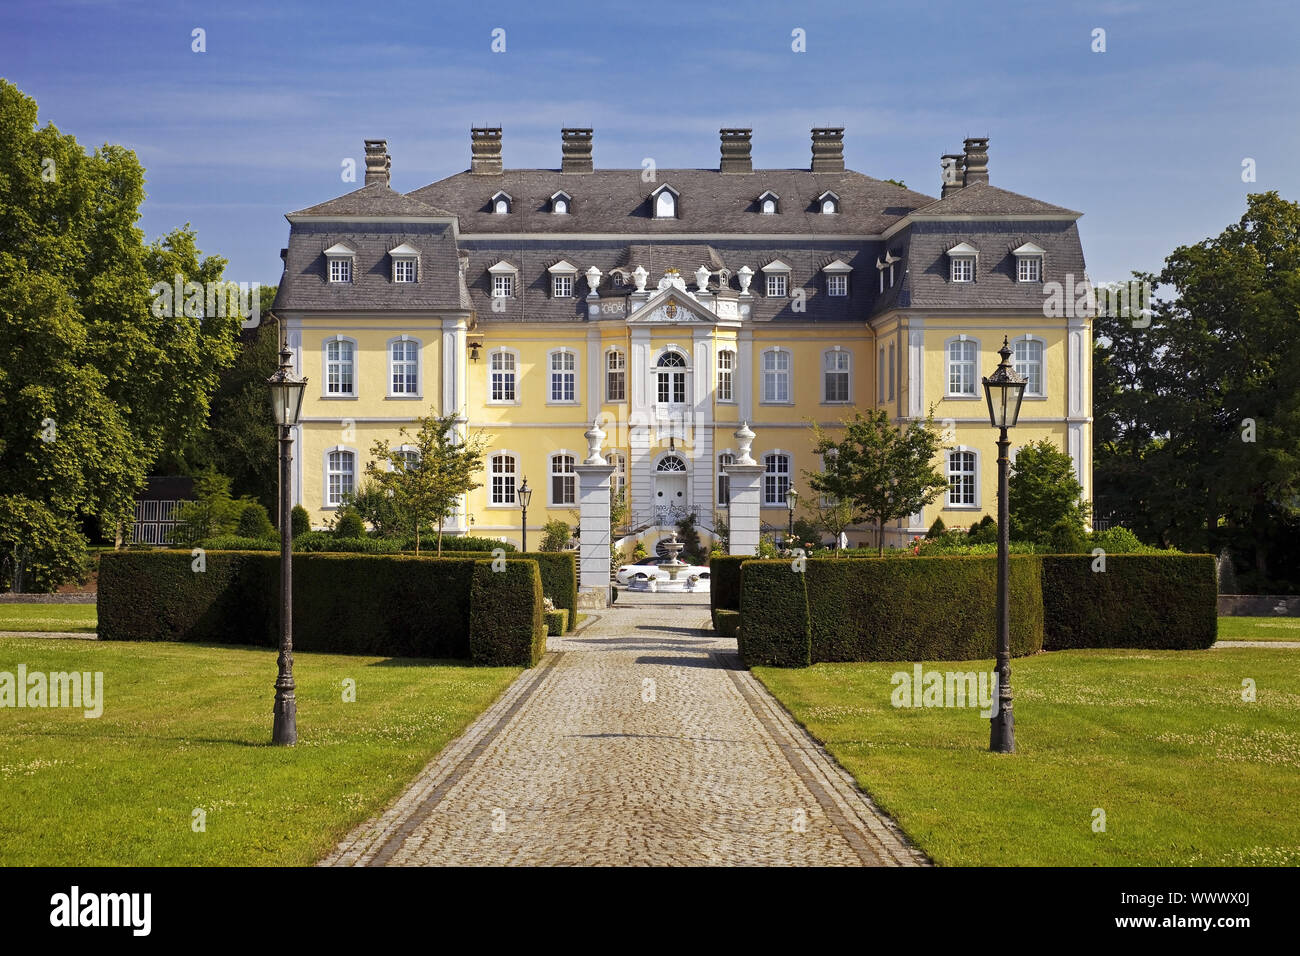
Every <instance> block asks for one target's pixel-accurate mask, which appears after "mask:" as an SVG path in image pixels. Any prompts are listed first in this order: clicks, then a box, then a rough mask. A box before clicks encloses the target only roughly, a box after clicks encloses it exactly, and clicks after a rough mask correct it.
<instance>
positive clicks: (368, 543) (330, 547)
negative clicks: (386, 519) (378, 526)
mask: <svg viewBox="0 0 1300 956" xmlns="http://www.w3.org/2000/svg"><path fill="white" fill-rule="evenodd" d="M400 549H401V542H400V541H398V540H396V539H394V538H370V537H360V536H358V537H355V538H346V537H342V536H339V535H337V534H335V533H334V532H331V531H308V532H307V533H306V534H304V535H303V536H302V537H300V538H294V539H293V550H294V551H295V552H303V553H313V552H336V553H337V552H352V553H354V554H397V553H398V552H399V551H400Z"/></svg>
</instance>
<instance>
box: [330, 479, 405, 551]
mask: <svg viewBox="0 0 1300 956" xmlns="http://www.w3.org/2000/svg"><path fill="white" fill-rule="evenodd" d="M343 500H344V503H345V504H346V505H347V506H348V507H349V508H351V509H353V510H354V511H356V513H357V514H359V515H360V516H361V520H362V521H364V522H365V523H366V524H368V525H370V527H371V528H372V529H373V530H374V532H375V534H376V535H377V536H378V537H380V538H384V537H388V536H389V535H394V534H397V533H398V532H399V531H400V530H401V525H402V522H401V519H400V517H399V516H398V514H397V507H396V506H395V505H394V504H393V496H392V495H391V494H389V492H388V490H387V489H386V488H384V487H382V486H381V485H380V484H379V482H377V481H374V480H373V479H367V480H365V481H363V482H362V483H361V487H359V488H358V489H357V490H356V491H355V492H353V493H352V494H350V495H347V496H345V497H344V499H343Z"/></svg>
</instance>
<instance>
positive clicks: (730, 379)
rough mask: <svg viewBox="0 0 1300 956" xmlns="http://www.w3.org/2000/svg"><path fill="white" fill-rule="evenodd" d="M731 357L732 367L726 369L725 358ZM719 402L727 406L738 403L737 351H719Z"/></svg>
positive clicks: (728, 349) (729, 349)
mask: <svg viewBox="0 0 1300 956" xmlns="http://www.w3.org/2000/svg"><path fill="white" fill-rule="evenodd" d="M724 355H729V356H731V367H730V368H725V367H724V365H723V358H722V357H723V356H724ZM718 401H719V402H721V403H723V404H725V405H734V404H735V403H736V350H735V349H732V348H724V349H718Z"/></svg>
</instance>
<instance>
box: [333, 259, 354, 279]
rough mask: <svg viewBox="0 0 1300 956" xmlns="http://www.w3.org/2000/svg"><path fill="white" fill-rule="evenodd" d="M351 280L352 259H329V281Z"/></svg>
mask: <svg viewBox="0 0 1300 956" xmlns="http://www.w3.org/2000/svg"><path fill="white" fill-rule="evenodd" d="M351 281H352V260H351V259H331V260H330V282H351Z"/></svg>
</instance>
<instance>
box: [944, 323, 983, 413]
mask: <svg viewBox="0 0 1300 956" xmlns="http://www.w3.org/2000/svg"><path fill="white" fill-rule="evenodd" d="M958 342H962V343H967V344H969V345H971V346H972V347H973V348H974V350H975V355H974V357H973V358H972V359H969V360H968V359H965V358H962V359H959V360H958V362H960V363H962V364H965V363H967V362H969V363H970V367H971V379H970V380H971V390H970V391H969V392H954V391H953V390H952V372H953V365H954V364H955V363H954V361H953V357H952V347H953V345H954V344H956V343H958ZM943 389H944V393H943V397H944V398H946V399H947V398H955V399H968V400H974V401H978V400H979V397H980V341H979V339H977V338H974V337H972V336H969V335H965V334H962V335H954V336H952V338H949V339H945V340H944V343H943Z"/></svg>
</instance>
